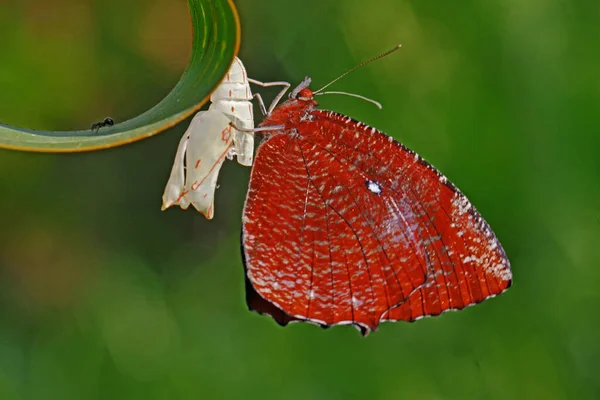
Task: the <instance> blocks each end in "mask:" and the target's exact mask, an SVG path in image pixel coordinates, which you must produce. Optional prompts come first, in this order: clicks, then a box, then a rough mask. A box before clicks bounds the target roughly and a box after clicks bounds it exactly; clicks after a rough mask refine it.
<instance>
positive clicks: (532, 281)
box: [0, 0, 600, 400]
mask: <svg viewBox="0 0 600 400" xmlns="http://www.w3.org/2000/svg"><path fill="white" fill-rule="evenodd" d="M238 6H239V11H240V15H241V22H242V30H243V31H242V48H241V53H240V57H241V58H242V60H243V61H244V62H245V64H246V67H247V70H248V73H249V75H250V76H252V77H254V78H255V79H259V80H265V81H268V80H289V81H291V82H293V83H297V82H299V81H300V80H301V79H302V78H303V77H304V76H305V75H310V76H312V77H313V82H314V85H315V87H318V86H320V85H322V84H324V83H326V82H328V81H329V80H331V79H333V78H334V77H336V76H337V75H339V74H340V73H341V72H343V71H345V70H347V69H348V68H350V67H352V66H354V65H356V64H357V63H358V62H360V61H362V60H364V59H366V58H368V57H371V56H373V55H375V54H377V53H379V52H381V51H383V50H386V49H388V48H390V47H392V46H393V45H394V44H396V43H402V44H403V45H404V47H403V49H402V50H401V51H399V52H398V53H396V54H394V55H393V56H390V57H388V58H386V59H384V60H382V61H378V62H377V63H374V64H372V65H370V66H369V67H367V68H365V69H363V70H361V71H359V72H356V73H354V74H352V75H350V76H349V77H347V78H345V79H344V80H342V81H341V82H339V83H337V84H336V86H335V89H336V90H345V91H349V92H354V93H359V94H362V95H365V96H369V97H372V98H375V99H377V100H379V101H380V102H382V103H383V105H384V109H383V110H382V111H379V110H377V109H376V108H375V107H373V106H371V105H369V104H368V103H364V102H361V101H359V100H356V99H351V98H344V97H339V96H324V97H321V98H320V99H319V100H320V102H321V105H322V107H323V108H326V109H332V110H335V111H339V112H342V113H345V114H348V115H351V116H353V117H354V118H356V119H359V120H361V121H363V122H365V123H369V124H371V125H373V126H376V127H377V128H379V129H381V130H383V131H385V132H387V133H389V134H390V135H392V136H394V137H395V138H396V139H398V140H400V141H401V142H403V143H404V144H406V145H407V146H409V147H410V148H412V149H414V150H416V151H417V152H418V153H420V154H421V155H422V156H423V157H424V158H426V159H427V160H429V161H430V162H432V163H433V164H434V165H436V166H437V167H438V168H439V169H440V170H442V171H443V172H444V173H445V174H446V175H447V176H448V177H449V178H450V179H451V180H452V181H453V182H454V183H456V185H457V186H459V187H460V188H461V189H462V190H463V191H464V192H465V193H466V194H467V195H468V196H469V198H470V199H471V201H472V202H473V203H474V204H475V205H476V207H477V208H478V209H479V211H480V212H481V213H482V214H483V216H484V217H485V218H486V220H487V221H488V222H489V223H490V225H491V226H492V227H493V228H494V230H495V232H496V234H497V235H498V237H499V238H500V240H501V241H502V243H503V245H504V247H505V249H506V252H507V253H508V255H509V257H510V259H511V261H512V266H513V271H514V284H513V287H512V288H511V289H510V290H509V291H508V292H507V293H506V294H503V295H502V296H500V297H498V298H496V299H493V300H489V301H486V302H485V303H483V304H481V305H478V306H476V307H473V308H469V309H467V310H465V311H462V312H459V313H449V314H446V315H444V316H442V317H439V318H431V319H425V320H422V321H419V322H418V323H415V324H407V323H395V324H384V325H382V326H381V328H380V330H379V331H378V332H376V333H374V334H372V335H371V336H369V337H368V338H362V337H361V336H360V334H358V333H357V332H356V331H355V330H354V329H352V328H350V327H337V328H333V329H330V330H326V331H324V330H321V329H319V328H317V327H315V326H311V325H307V324H295V325H292V326H289V327H287V328H280V327H279V326H277V325H276V324H275V323H274V322H273V321H271V320H270V319H269V318H266V317H261V316H258V315H257V314H254V313H250V312H248V311H247V309H246V305H245V302H244V283H243V270H242V264H241V257H240V252H239V232H240V219H241V211H242V206H243V201H244V196H245V192H246V188H247V182H248V175H249V172H250V171H249V169H246V168H243V167H241V166H239V165H237V164H236V163H233V162H228V163H226V164H225V165H224V167H223V170H222V172H221V177H220V185H221V186H220V189H219V190H218V191H217V196H216V208H215V210H216V211H215V212H216V214H215V219H214V220H212V221H207V220H205V219H204V218H203V217H202V216H201V215H199V214H197V213H195V212H193V211H187V212H186V211H182V210H174V209H173V210H171V209H169V210H168V211H167V212H160V204H161V195H162V190H163V188H164V185H165V183H166V180H167V178H168V175H169V171H170V167H171V163H172V158H173V156H174V153H175V149H176V146H177V143H178V141H179V138H180V136H181V134H183V130H184V128H185V126H186V125H187V123H184V124H181V125H180V126H178V127H176V128H174V129H171V130H169V131H167V132H165V133H162V134H160V135H158V136H157V137H154V138H150V139H147V140H144V141H142V142H139V143H135V144H132V145H128V146H125V147H121V148H117V149H113V150H107V151H101V152H93V153H87V154H73V155H52V154H27V153H18V152H11V151H0V171H1V172H0V399H2V400H13V399H78V400H80V399H145V400H147V399H201V398H261V399H354V398H356V399H403V398H407V399H471V398H473V399H506V398H519V399H534V398H536V399H537V398H544V399H597V398H600V312H599V311H598V309H599V308H600V292H599V289H598V288H599V286H600V246H599V245H598V243H599V242H600V209H599V199H600V184H599V182H600V165H599V164H600V162H599V160H600V156H598V152H599V150H600V138H599V133H600V122H599V121H600V118H598V116H599V115H600V114H599V113H600V79H599V78H600V75H599V74H598V71H600V52H599V51H598V40H599V38H600V8H598V4H597V2H596V1H584V0H581V1H577V2H564V1H559V0H504V1H498V0H489V1H484V2H483V1H471V0H467V1H462V2H448V1H446V0H429V1H417V0H414V1H406V0H374V1H371V2H364V1H358V0H335V1H334V0H327V1H322V0H305V1H288V0H252V1H250V0H243V1H239V2H238ZM189 29H190V26H189V16H188V14H187V9H186V4H185V2H184V1H172V0H151V1H150V0H130V1H128V2H127V3H125V2H121V1H117V0H104V1H102V2H101V1H93V0H60V1H53V2H46V1H43V0H27V1H22V0H0V121H2V122H4V123H8V124H13V125H19V126H26V127H30V128H37V129H52V130H64V129H77V128H81V127H87V126H89V125H90V124H91V123H92V122H95V121H98V120H102V119H103V118H104V117H105V116H111V117H113V118H114V119H115V120H125V119H128V118H131V117H133V116H135V115H137V114H139V113H141V112H143V111H145V110H146V109H148V108H150V107H151V106H152V105H154V104H156V103H157V102H158V101H159V100H160V99H161V98H162V97H164V95H166V94H167V93H168V92H169V90H170V89H171V87H172V86H173V85H174V84H175V82H176V81H177V80H178V77H179V75H180V74H181V72H182V71H183V69H184V68H185V65H186V62H187V57H188V51H189V46H190V35H189ZM261 92H262V93H265V96H267V97H268V96H269V95H270V94H271V95H272V93H273V92H272V91H268V90H266V91H265V90H261Z"/></svg>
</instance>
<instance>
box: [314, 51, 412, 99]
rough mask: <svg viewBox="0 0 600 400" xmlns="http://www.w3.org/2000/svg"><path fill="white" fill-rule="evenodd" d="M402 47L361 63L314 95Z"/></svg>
mask: <svg viewBox="0 0 600 400" xmlns="http://www.w3.org/2000/svg"><path fill="white" fill-rule="evenodd" d="M400 47H402V45H401V44H398V45H396V46H394V48H393V49H391V50H388V51H386V52H385V53H381V54H380V55H378V56H375V57H373V58H370V59H368V60H367V61H363V62H361V63H360V64H358V65H357V66H356V67H354V68H352V69H351V70H349V71H346V72H344V73H343V74H342V75H340V76H338V77H337V78H335V79H334V80H332V81H331V82H329V83H328V84H327V85H325V86H323V87H322V88H321V89H319V90H317V91H315V92H313V94H317V93H319V92H320V91H322V90H323V89H326V88H328V87H329V86H331V85H333V84H334V83H336V82H337V81H339V80H340V79H342V78H343V77H345V76H346V75H348V74H349V73H351V72H354V71H356V70H357V69H359V68H362V67H364V66H365V65H367V64H370V63H372V62H373V61H376V60H379V59H380V58H383V57H385V56H387V55H389V54H392V53H393V52H395V51H396V50H398V49H399V48H400Z"/></svg>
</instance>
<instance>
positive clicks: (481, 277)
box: [242, 110, 511, 333]
mask: <svg viewBox="0 0 600 400" xmlns="http://www.w3.org/2000/svg"><path fill="white" fill-rule="evenodd" d="M243 222H244V227H243V237H242V242H243V246H244V251H245V263H246V268H247V276H248V279H249V281H250V283H251V284H252V286H253V289H254V290H255V291H256V293H258V295H260V296H261V298H262V299H261V300H255V301H254V304H255V305H257V306H255V307H253V306H252V304H251V303H250V301H249V306H250V307H251V308H253V309H257V307H260V309H258V311H262V312H265V313H268V314H270V315H272V316H273V317H274V318H275V319H276V320H277V321H278V322H280V323H286V322H288V321H289V320H294V319H299V320H307V321H312V322H315V323H319V324H322V325H334V324H355V325H357V326H358V327H360V328H361V330H363V332H365V333H366V332H368V331H369V330H374V329H376V328H377V326H378V324H379V322H380V321H382V320H400V319H402V320H407V321H412V320H415V319H417V318H419V317H422V316H426V315H438V314H440V313H442V312H444V311H446V310H449V309H461V308H464V307H465V306H467V305H470V304H473V303H477V302H480V301H482V300H484V299H485V298H487V297H490V296H492V295H495V294H498V293H500V292H502V291H503V290H505V289H506V288H507V287H508V286H509V284H510V279H511V273H510V269H509V264H508V260H507V259H506V257H505V255H504V252H503V250H502V248H501V246H500V244H499V243H498V241H497V239H496V238H495V236H494V234H493V233H492V232H491V230H490V229H489V227H488V226H487V224H486V223H485V221H483V219H482V218H481V217H480V215H479V214H478V213H477V212H476V211H475V209H474V208H473V207H472V206H471V205H470V203H469V202H468V200H467V199H466V198H465V197H464V196H463V195H462V194H461V193H460V192H459V191H458V190H457V189H456V188H455V187H454V186H453V185H452V184H451V183H450V182H448V181H447V179H446V178H445V177H443V176H442V175H441V174H439V172H437V171H436V170H435V169H434V168H433V167H431V166H430V165H429V164H427V163H426V162H424V161H423V160H422V159H421V158H420V157H419V156H417V155H416V154H415V153H413V152H411V151H410V150H408V149H406V148H405V147H403V146H402V145H401V144H399V143H398V142H396V141H394V140H393V139H392V138H390V137H388V136H386V135H384V134H383V133H381V132H379V131H377V130H375V129H374V128H371V127H368V126H366V125H364V124H361V123H359V122H357V121H353V120H352V119H350V118H348V117H346V116H343V115H340V114H336V113H332V112H327V111H319V110H311V111H310V112H309V113H308V114H307V115H306V116H305V117H304V118H302V121H300V122H297V123H295V124H294V129H293V131H283V132H280V133H279V134H276V135H273V136H271V137H270V138H268V139H267V140H266V141H265V142H264V143H263V144H262V145H261V146H260V148H259V150H258V153H257V157H256V161H255V166H254V168H253V170H252V176H251V181H250V188H249V192H248V197H247V200H246V205H245V209H244V221H243ZM263 300H265V301H266V302H269V303H272V304H273V305H274V306H275V307H277V308H278V309H280V310H282V311H283V312H284V313H286V314H287V315H288V316H289V317H288V318H282V317H281V316H280V315H275V314H276V313H274V312H273V311H272V310H271V311H269V310H268V307H267V306H265V304H266V303H264V304H262V305H261V303H260V302H262V301H263Z"/></svg>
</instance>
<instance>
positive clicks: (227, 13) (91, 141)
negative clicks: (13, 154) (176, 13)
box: [0, 0, 240, 153]
mask: <svg viewBox="0 0 600 400" xmlns="http://www.w3.org/2000/svg"><path fill="white" fill-rule="evenodd" d="M188 6H189V9H190V14H191V19H192V27H193V41H192V54H191V56H190V63H189V65H188V67H187V68H186V70H185V72H184V73H183V75H182V76H181V79H180V80H179V82H177V84H176V85H175V87H174V88H173V90H172V91H171V92H170V93H169V94H168V95H167V96H166V97H165V98H164V99H163V100H162V101H161V102H160V103H158V104H157V105H156V106H154V107H153V108H151V109H150V110H148V111H146V112H145V113H143V114H141V115H138V116H137V117H135V118H132V119H130V120H128V121H124V122H121V123H118V124H115V125H114V126H113V127H105V128H102V129H101V130H100V133H94V132H92V131H91V130H85V131H68V132H51V131H37V130H30V129H24V128H18V127H14V126H9V125H4V124H0V148H7V149H13V150H22V151H40V152H53V153H61V152H79V151H91V150H101V149H106V148H110V147H116V146H121V145H124V144H127V143H131V142H135V141H137V140H141V139H145V138H147V137H150V136H152V135H155V134H157V133H159V132H162V131H164V130H166V129H168V128H170V127H172V126H174V125H176V124H177V123H179V122H180V121H182V120H183V119H185V118H187V117H188V116H190V115H191V114H192V113H194V112H195V111H197V110H199V109H200V108H201V107H202V105H203V104H204V103H206V102H207V101H208V99H209V97H210V94H211V92H212V91H213V90H214V89H215V88H216V87H217V85H218V84H219V82H221V80H222V79H223V77H224V76H225V74H226V73H227V71H228V69H229V66H230V65H231V63H232V62H233V58H234V57H235V56H236V55H237V52H238V49H239V43H240V24H239V18H238V15H237V10H236V8H235V5H234V3H233V0H188Z"/></svg>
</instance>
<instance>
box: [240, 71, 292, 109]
mask: <svg viewBox="0 0 600 400" xmlns="http://www.w3.org/2000/svg"><path fill="white" fill-rule="evenodd" d="M248 82H250V83H253V84H255V85H259V86H262V87H270V86H283V89H281V91H280V92H279V93H278V94H277V96H275V98H274V99H273V101H272V102H271V105H270V106H269V110H268V111H267V113H266V114H265V115H269V114H271V113H272V112H273V110H274V109H275V107H277V104H279V101H281V98H282V97H283V95H284V94H285V92H287V90H288V89H289V88H290V86H291V84H290V83H289V82H282V81H281V82H261V81H257V80H256V79H250V78H248Z"/></svg>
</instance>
